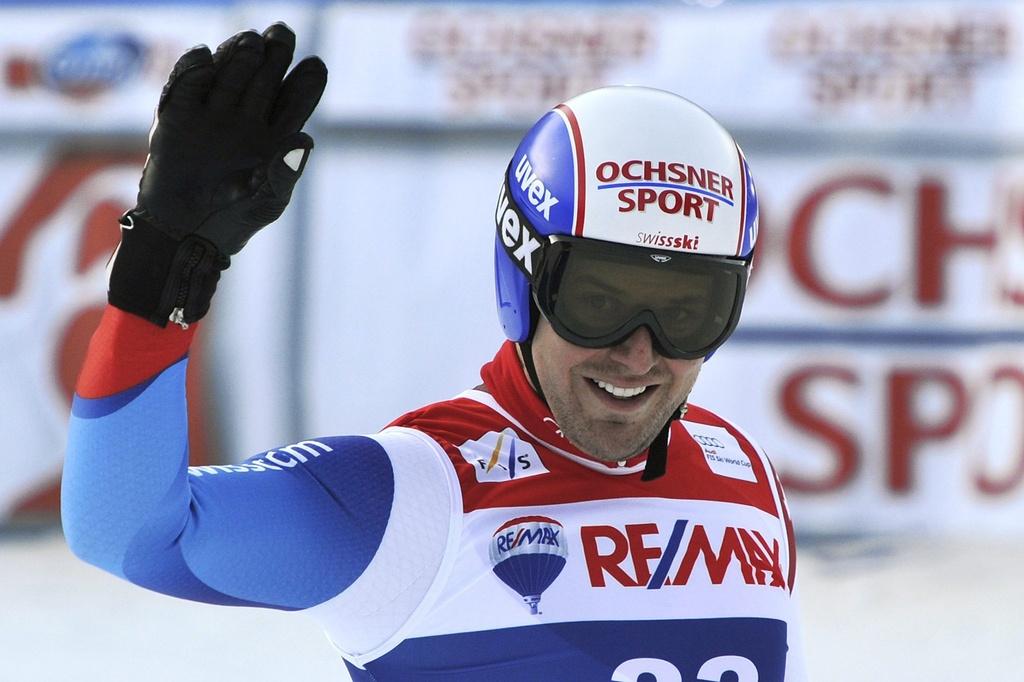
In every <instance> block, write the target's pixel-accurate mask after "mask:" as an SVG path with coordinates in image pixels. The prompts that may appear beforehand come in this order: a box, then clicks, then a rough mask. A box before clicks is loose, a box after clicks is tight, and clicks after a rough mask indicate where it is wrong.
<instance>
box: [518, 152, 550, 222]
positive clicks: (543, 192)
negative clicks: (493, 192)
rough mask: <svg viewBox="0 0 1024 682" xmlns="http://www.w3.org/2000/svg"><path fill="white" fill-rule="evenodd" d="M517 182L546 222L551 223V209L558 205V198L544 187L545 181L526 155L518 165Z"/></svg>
mask: <svg viewBox="0 0 1024 682" xmlns="http://www.w3.org/2000/svg"><path fill="white" fill-rule="evenodd" d="M516 180H518V181H519V188H520V189H522V190H523V193H524V194H525V195H526V198H527V200H528V201H529V202H530V203H531V204H533V206H534V208H536V209H537V212H538V213H540V214H541V215H542V216H544V220H548V221H550V220H551V209H552V207H553V206H554V205H555V204H557V203H558V198H557V197H555V195H553V194H552V193H551V190H549V189H548V188H547V187H545V186H544V181H543V180H541V179H540V178H539V177H537V173H536V171H534V169H533V164H531V163H530V159H528V158H527V156H526V154H523V155H522V156H521V157H520V158H519V164H518V165H516Z"/></svg>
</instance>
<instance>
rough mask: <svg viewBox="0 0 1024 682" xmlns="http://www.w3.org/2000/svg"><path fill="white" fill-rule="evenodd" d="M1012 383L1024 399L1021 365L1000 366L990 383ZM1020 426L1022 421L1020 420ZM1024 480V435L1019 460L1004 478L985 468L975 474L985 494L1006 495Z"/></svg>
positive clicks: (1019, 445) (979, 486)
mask: <svg viewBox="0 0 1024 682" xmlns="http://www.w3.org/2000/svg"><path fill="white" fill-rule="evenodd" d="M1003 382H1006V383H1011V384H1013V385H1015V386H1017V388H1018V389H1019V392H1020V395H1021V399H1022V400H1024V371H1021V369H1020V368H1019V367H1000V368H999V369H997V370H996V371H994V372H993V373H992V376H991V380H990V384H991V385H993V386H994V385H996V384H999V383H1003ZM1017 425H1018V427H1020V422H1018V424H1017ZM1021 482H1024V437H1022V438H1021V442H1018V444H1017V462H1016V465H1015V466H1014V467H1012V468H1011V470H1010V471H1009V472H1008V473H1007V474H1006V476H1004V477H1003V478H1002V479H995V478H993V477H992V476H990V475H989V474H988V473H987V472H986V471H984V470H983V469H980V468H979V469H978V471H977V472H976V473H975V476H974V484H975V487H976V488H977V489H978V491H979V492H981V493H984V494H985V495H1006V494H1007V493H1010V492H1013V491H1014V490H1016V489H1017V488H1018V487H1019V486H1020V484H1021Z"/></svg>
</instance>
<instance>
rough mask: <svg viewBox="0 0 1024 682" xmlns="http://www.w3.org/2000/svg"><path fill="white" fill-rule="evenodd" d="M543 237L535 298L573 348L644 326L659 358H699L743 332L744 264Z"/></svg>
mask: <svg viewBox="0 0 1024 682" xmlns="http://www.w3.org/2000/svg"><path fill="white" fill-rule="evenodd" d="M542 239H543V240H544V242H546V243H544V245H543V254H542V255H541V258H540V259H539V263H538V266H539V267H538V269H537V272H536V273H535V275H534V277H532V278H531V279H532V281H533V285H534V286H533V290H534V300H535V301H536V303H537V306H538V307H539V308H540V310H541V312H542V313H543V314H544V317H546V318H547V320H548V321H549V322H550V323H551V326H552V327H553V328H554V330H555V332H557V333H558V335H559V336H561V337H562V338H563V339H565V340H567V341H569V342H571V343H574V344H576V345H578V346H583V347H585V348H606V347H609V346H614V345H617V344H619V343H621V342H623V341H625V340H626V339H627V338H629V336H630V335H631V334H633V332H634V331H636V329H638V328H639V327H641V326H645V327H647V328H648V329H649V330H650V332H651V336H652V338H653V341H654V345H655V348H656V350H657V351H658V352H659V353H660V354H662V355H664V356H665V357H670V358H685V359H694V358H700V357H706V356H707V355H709V354H710V353H712V352H713V351H714V350H715V349H716V348H718V347H719V346H720V345H722V344H723V343H724V342H725V340H726V339H727V338H729V335H730V334H731V333H732V331H733V330H734V329H735V328H736V323H737V322H738V321H739V316H740V310H741V308H742V307H743V297H744V294H745V293H746V287H747V277H748V274H749V269H748V264H747V263H746V262H745V261H740V260H736V259H733V258H726V257H719V256H696V255H693V254H686V253H680V252H676V251H663V250H656V249H646V248H642V247H637V246H629V245H623V244H616V243H613V242H604V241H598V240H594V239H584V238H578V237H569V236H562V235H556V236H550V237H546V238H542ZM542 243H543V242H542Z"/></svg>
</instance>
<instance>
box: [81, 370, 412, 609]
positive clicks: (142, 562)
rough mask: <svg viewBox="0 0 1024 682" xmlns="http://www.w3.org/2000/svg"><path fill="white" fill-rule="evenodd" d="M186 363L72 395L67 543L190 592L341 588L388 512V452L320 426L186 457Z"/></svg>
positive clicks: (276, 593) (95, 559)
mask: <svg viewBox="0 0 1024 682" xmlns="http://www.w3.org/2000/svg"><path fill="white" fill-rule="evenodd" d="M186 363H187V360H185V359H183V360H181V361H180V362H178V363H176V364H174V365H172V366H171V367H169V368H167V369H166V370H164V371H163V372H161V373H160V374H159V375H157V376H156V377H154V378H153V379H151V380H149V381H146V382H143V383H142V384H140V385H138V386H135V387H133V388H131V389H128V390H126V391H123V392H121V393H118V394H115V395H112V396H108V397H104V398H98V399H85V398H82V397H80V396H75V399H74V402H73V405H72V416H71V428H70V434H69V439H68V452H67V458H66V462H65V467H64V478H63V485H62V488H63V490H62V501H61V513H62V518H63V524H64V532H65V535H66V537H67V540H68V544H69V545H70V547H71V549H72V550H73V551H74V552H75V554H77V555H78V556H79V557H81V558H82V559H84V560H86V561H88V562H90V563H92V564H95V565H96V566H99V567H100V568H103V569H104V570H107V571H109V572H111V573H114V574H116V575H119V576H121V577H123V578H125V579H127V580H130V581H131V582H133V583H136V584H138V585H142V586H144V587H147V588H150V589H153V590H156V591H158V592H163V593H165V594H170V595H174V596H177V597H183V598H186V599H192V600H197V601H204V602H210V603H216V604H232V605H248V606H266V607H273V608H280V609H303V608H308V607H311V606H314V605H316V604H319V603H321V602H324V601H326V600H327V599H330V598H331V597H333V596H335V595H337V594H339V593H340V592H342V591H343V590H344V589H345V588H346V587H348V586H349V585H350V584H352V583H353V582H354V581H355V580H356V578H358V577H359V575H360V574H361V573H362V572H363V570H364V569H365V568H366V566H367V565H368V564H369V563H370V560H371V559H372V558H373V555H374V553H375V552H376V551H377V548H378V546H379V545H380V542H381V539H382V537H383V535H384V530H385V527H386V526H387V522H388V516H389V514H390V511H391V504H392V498H393V494H394V474H393V470H392V467H391V463H390V460H389V458H388V454H387V452H386V451H385V450H384V449H383V448H382V447H381V446H380V444H378V443H377V441H375V440H373V439H372V438H367V437H361V436H349V437H331V438H318V439H315V440H307V441H302V442H301V443H297V444H294V445H290V446H286V447H283V448H279V449H277V450H271V451H268V452H266V453H263V454H260V455H257V456H256V457H253V458H251V459H249V460H247V461H246V462H244V463H243V464H239V465H227V466H217V467H197V468H192V469H189V468H188V439H187V423H186V405H185V366H186Z"/></svg>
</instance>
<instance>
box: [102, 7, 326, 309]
mask: <svg viewBox="0 0 1024 682" xmlns="http://www.w3.org/2000/svg"><path fill="white" fill-rule="evenodd" d="M294 50H295V34H294V33H292V31H291V29H289V28H288V27H287V26H285V25H284V24H274V25H273V26H271V27H270V28H268V29H267V30H266V31H264V32H263V35H262V36H261V35H259V34H258V33H255V32H254V31H246V32H243V33H239V34H237V35H235V36H233V37H231V38H229V39H228V40H226V41H225V42H224V43H222V44H221V46H220V47H219V48H217V52H216V54H214V55H211V54H210V50H209V48H207V47H206V46H205V45H202V46H199V47H196V48H193V49H191V50H189V51H188V52H186V53H185V54H184V55H182V56H181V58H180V59H178V62H177V64H175V65H174V69H173V70H172V71H171V76H170V78H169V79H168V81H167V85H166V86H164V90H163V93H162V94H161V96H160V103H159V105H158V107H157V118H156V123H155V125H154V128H153V131H152V133H151V135H150V140H149V158H148V159H147V161H146V165H145V168H144V169H143V171H142V180H141V181H140V182H139V195H138V200H137V202H138V203H137V204H136V206H135V208H134V209H132V210H131V211H128V212H127V213H126V214H125V215H124V217H123V218H122V220H121V226H122V228H123V229H122V233H121V234H122V236H121V245H120V246H119V247H118V250H117V251H116V252H115V255H114V260H113V264H112V269H111V275H110V287H109V292H108V300H109V301H110V303H111V304H113V305H115V306H117V307H118V308H121V309H123V310H126V311H128V312H131V313H135V314H137V315H140V316H142V317H145V318H146V319H148V320H150V321H152V322H154V323H156V324H159V325H160V326H165V325H166V324H167V322H168V320H169V319H170V320H171V321H173V322H176V323H178V324H181V325H182V326H187V324H188V323H189V322H194V321H196V320H198V319H199V318H201V317H202V316H203V315H205V314H206V312H207V310H208V309H209V305H210V298H211V297H212V296H213V292H214V289H215V288H216V285H217V280H218V279H219V277H220V272H221V271H222V270H224V269H225V268H227V267H228V265H229V264H230V256H232V255H234V254H236V253H238V251H240V250H241V248H242V247H243V246H245V243H246V242H247V241H249V238H250V237H252V236H253V235H254V234H255V233H256V232H257V231H258V230H260V229H261V228H263V227H265V226H266V225H268V224H270V223H272V222H273V221H275V220H277V219H278V218H279V217H280V216H281V213H282V212H284V209H285V207H286V206H287V205H288V201H289V199H291V194H292V188H293V187H294V186H295V183H296V181H298V179H299V176H300V175H301V174H302V171H303V169H304V168H305V165H306V160H307V159H308V157H309V152H310V150H311V149H312V148H313V139H312V138H311V137H310V136H309V135H307V134H306V133H303V132H300V130H301V129H302V126H303V125H304V124H305V122H306V120H307V119H308V118H309V116H310V114H312V113H313V110H314V109H315V108H316V105H317V103H318V102H319V101H320V96H321V95H322V94H323V91H324V87H325V86H326V84H327V67H326V66H324V63H323V62H322V61H321V60H320V59H319V58H318V57H308V58H306V59H304V60H302V61H301V62H299V64H297V65H296V66H295V68H294V69H292V71H291V73H289V74H288V76H287V77H285V73H286V72H287V71H288V65H289V64H290V63H291V61H292V54H293V52H294Z"/></svg>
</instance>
